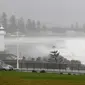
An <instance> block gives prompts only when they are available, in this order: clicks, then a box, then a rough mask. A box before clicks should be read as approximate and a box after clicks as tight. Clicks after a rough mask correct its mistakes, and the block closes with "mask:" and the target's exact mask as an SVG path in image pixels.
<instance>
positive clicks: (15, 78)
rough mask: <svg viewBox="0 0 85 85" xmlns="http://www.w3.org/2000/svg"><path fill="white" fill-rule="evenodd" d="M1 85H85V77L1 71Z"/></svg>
mask: <svg viewBox="0 0 85 85" xmlns="http://www.w3.org/2000/svg"><path fill="white" fill-rule="evenodd" d="M0 85H85V75H59V74H55V73H28V72H11V71H10V72H5V71H4V72H2V71H1V72H0Z"/></svg>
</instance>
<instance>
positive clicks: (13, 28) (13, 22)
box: [9, 15, 17, 33]
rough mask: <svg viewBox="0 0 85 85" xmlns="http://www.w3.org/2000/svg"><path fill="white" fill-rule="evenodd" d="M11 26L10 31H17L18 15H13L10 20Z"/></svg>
mask: <svg viewBox="0 0 85 85" xmlns="http://www.w3.org/2000/svg"><path fill="white" fill-rule="evenodd" d="M9 28H10V32H11V33H13V32H16V31H17V20H16V17H15V16H14V15H12V16H11V17H10V20H9Z"/></svg>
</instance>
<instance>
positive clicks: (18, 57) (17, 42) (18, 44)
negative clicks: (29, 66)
mask: <svg viewBox="0 0 85 85" xmlns="http://www.w3.org/2000/svg"><path fill="white" fill-rule="evenodd" d="M16 34H17V69H19V43H18V41H19V32H18V31H17V33H16Z"/></svg>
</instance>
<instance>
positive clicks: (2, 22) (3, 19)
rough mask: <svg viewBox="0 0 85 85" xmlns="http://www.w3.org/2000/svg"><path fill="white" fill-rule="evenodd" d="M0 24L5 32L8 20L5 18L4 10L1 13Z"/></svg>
mask: <svg viewBox="0 0 85 85" xmlns="http://www.w3.org/2000/svg"><path fill="white" fill-rule="evenodd" d="M1 24H2V25H3V27H4V28H5V30H6V32H8V20H7V15H6V13H5V12H3V13H2V16H1Z"/></svg>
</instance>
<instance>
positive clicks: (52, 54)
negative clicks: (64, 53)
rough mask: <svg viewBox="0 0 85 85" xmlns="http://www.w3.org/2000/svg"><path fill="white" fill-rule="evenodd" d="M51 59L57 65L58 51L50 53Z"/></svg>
mask: <svg viewBox="0 0 85 85" xmlns="http://www.w3.org/2000/svg"><path fill="white" fill-rule="evenodd" d="M50 55H51V57H52V58H54V59H55V61H56V63H57V58H58V56H59V52H58V51H52V52H51V54H50Z"/></svg>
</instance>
